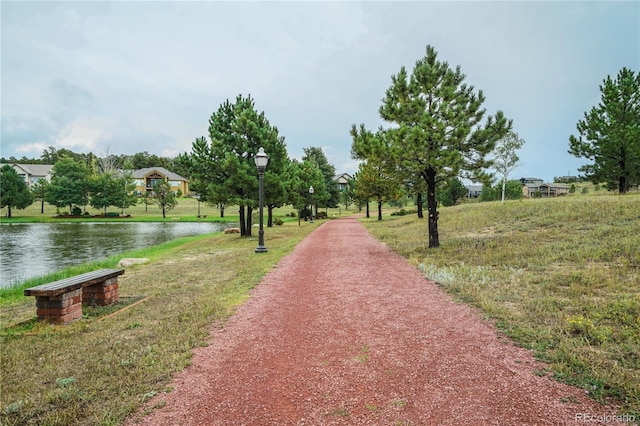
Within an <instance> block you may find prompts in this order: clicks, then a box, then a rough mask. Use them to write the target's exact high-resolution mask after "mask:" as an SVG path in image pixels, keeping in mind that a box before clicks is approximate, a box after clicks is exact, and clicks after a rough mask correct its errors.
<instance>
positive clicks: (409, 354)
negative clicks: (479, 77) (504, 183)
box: [128, 218, 616, 425]
mask: <svg viewBox="0 0 640 426" xmlns="http://www.w3.org/2000/svg"><path fill="white" fill-rule="evenodd" d="M544 370H545V367H544V366H543V365H541V364H539V363H538V362H536V361H535V360H534V358H533V357H532V355H531V353H530V352H529V351H526V350H524V349H521V348H518V347H516V346H514V345H513V344H511V343H510V342H509V341H508V340H506V339H505V338H503V337H501V336H500V335H499V334H498V333H497V331H496V329H495V327H494V326H493V325H492V324H491V323H489V322H487V321H484V320H482V319H481V317H480V315H479V314H478V312H477V311H476V310H474V309H472V308H470V307H468V306H466V305H462V304H456V303H454V302H453V301H452V299H451V297H450V296H448V295H447V294H446V293H444V292H443V291H442V290H441V289H440V288H439V287H438V286H437V285H436V284H435V283H434V282H432V281H428V280H426V279H425V278H424V277H423V276H422V275H421V274H420V273H419V272H418V271H417V270H416V268H414V267H412V266H411V265H409V264H408V263H407V261H406V260H405V259H403V258H401V257H400V256H398V255H396V254H394V253H393V252H391V251H390V250H388V249H387V248H386V247H385V246H384V245H383V244H380V243H379V242H378V241H376V240H375V239H374V238H373V237H371V236H370V235H369V234H368V233H367V231H366V230H365V229H364V228H363V227H362V226H361V225H360V224H359V223H358V222H357V220H355V219H351V218H350V219H339V220H332V221H329V222H327V223H325V224H323V225H322V226H321V227H320V228H318V229H317V230H316V231H314V232H313V233H312V234H310V235H309V236H308V237H307V238H306V239H305V240H304V241H303V242H302V243H300V244H299V245H298V246H297V247H296V249H295V250H294V252H293V253H292V254H291V255H289V256H288V257H286V258H285V259H283V260H282V261H281V262H280V264H279V265H278V266H277V268H275V269H274V270H272V271H271V272H270V273H269V274H268V275H267V276H266V277H265V278H264V280H263V281H262V283H261V284H260V285H259V286H258V287H256V289H254V291H253V294H252V297H251V299H249V301H248V302H247V303H245V304H244V305H243V306H242V307H241V308H240V309H239V310H238V312H237V314H236V315H234V316H233V317H232V318H231V319H230V320H229V321H228V323H227V324H226V325H225V326H224V328H222V329H219V330H216V331H214V333H213V336H212V339H211V342H210V345H209V346H208V347H203V348H198V349H197V350H196V351H195V355H194V358H193V362H192V365H191V366H190V367H189V368H187V369H186V370H185V371H184V372H183V373H181V374H179V375H178V376H177V377H176V378H175V381H174V384H173V386H174V390H173V391H172V392H171V393H168V394H158V395H157V396H156V397H155V398H153V399H152V400H151V401H149V402H148V404H147V406H146V407H145V409H146V410H148V411H150V412H151V414H149V415H144V414H142V413H139V414H138V415H136V416H134V417H132V418H131V419H130V420H129V422H128V424H150V425H176V424H180V425H204V424H206V425H230V424H233V425H241V424H255V425H276V424H277V425H311V424H313V425H318V424H327V425H333V424H340V425H371V424H376V425H386V424H389V425H393V424H404V425H419V424H429V425H431V424H433V425H436V424H437V425H449V424H450V425H461V424H482V425H507V424H510V425H513V424H518V425H554V424H582V423H584V420H583V419H584V418H585V417H584V416H585V415H587V416H596V415H601V416H604V415H609V416H611V415H614V414H615V413H616V410H615V407H604V406H601V405H599V404H597V403H595V402H593V401H591V400H589V399H588V398H587V397H586V396H585V392H584V391H583V390H580V389H577V388H574V387H570V386H567V385H563V384H560V383H558V382H555V381H552V380H551V379H549V378H548V377H544V376H541V375H539V374H536V371H537V372H539V371H544ZM157 407H161V408H157ZM580 416H583V417H580ZM611 424H613V423H611Z"/></svg>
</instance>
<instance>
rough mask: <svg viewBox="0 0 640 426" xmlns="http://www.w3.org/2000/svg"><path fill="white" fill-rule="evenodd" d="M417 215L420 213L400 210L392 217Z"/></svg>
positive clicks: (392, 214)
mask: <svg viewBox="0 0 640 426" xmlns="http://www.w3.org/2000/svg"><path fill="white" fill-rule="evenodd" d="M416 213H418V211H417V210H405V209H400V210H398V211H397V212H393V213H391V216H405V215H408V214H416Z"/></svg>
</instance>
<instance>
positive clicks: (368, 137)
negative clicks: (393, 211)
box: [351, 125, 401, 220]
mask: <svg viewBox="0 0 640 426" xmlns="http://www.w3.org/2000/svg"><path fill="white" fill-rule="evenodd" d="M390 135H392V133H390V132H387V131H384V130H383V129H379V130H378V131H377V132H376V133H372V132H371V131H369V130H366V129H365V127H364V125H361V126H360V129H357V128H356V126H352V127H351V136H352V138H353V142H352V145H351V156H352V157H353V158H354V159H358V160H363V162H362V163H360V166H359V169H358V179H357V180H356V188H357V189H358V193H359V194H360V196H364V197H365V198H367V199H369V200H371V199H373V200H376V202H377V207H378V220H382V205H383V203H384V202H385V201H388V200H390V199H393V198H397V197H399V195H400V187H401V184H400V180H399V177H400V175H399V174H398V173H397V170H396V163H397V160H396V158H395V157H394V156H393V153H394V152H393V148H392V141H391V139H390V138H389V136H390Z"/></svg>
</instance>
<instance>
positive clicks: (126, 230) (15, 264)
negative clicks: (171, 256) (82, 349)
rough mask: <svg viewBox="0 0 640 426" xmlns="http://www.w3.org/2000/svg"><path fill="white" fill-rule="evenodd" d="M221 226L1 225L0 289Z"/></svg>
mask: <svg viewBox="0 0 640 426" xmlns="http://www.w3.org/2000/svg"><path fill="white" fill-rule="evenodd" d="M229 226H233V225H231V224H220V223H199V222H193V223H173V222H171V223H167V222H153V223H108V222H106V223H104V222H96V223H88V222H77V223H14V224H8V223H3V224H0V237H2V240H1V242H0V287H2V286H8V285H11V284H14V283H16V282H20V281H24V280H25V279H27V278H31V277H35V276H40V275H45V274H48V273H51V272H55V271H58V270H60V269H64V268H66V267H69V266H73V265H78V264H81V263H85V262H89V261H93V260H100V259H105V258H107V257H109V256H111V255H114V254H117V253H122V252H124V251H129V250H135V249H139V248H144V247H150V246H154V245H158V244H161V243H164V242H166V241H170V240H173V239H176V238H180V237H186V236H191V235H200V234H208V233H212V232H217V231H221V230H223V229H225V228H227V227H229Z"/></svg>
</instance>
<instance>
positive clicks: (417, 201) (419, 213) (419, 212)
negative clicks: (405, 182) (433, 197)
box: [416, 192, 424, 219]
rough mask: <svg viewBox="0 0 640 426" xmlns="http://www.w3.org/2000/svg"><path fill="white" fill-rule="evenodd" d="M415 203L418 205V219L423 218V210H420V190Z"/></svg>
mask: <svg viewBox="0 0 640 426" xmlns="http://www.w3.org/2000/svg"><path fill="white" fill-rule="evenodd" d="M416 204H417V205H418V219H424V212H423V211H422V204H423V202H422V192H418V197H417V199H416Z"/></svg>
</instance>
